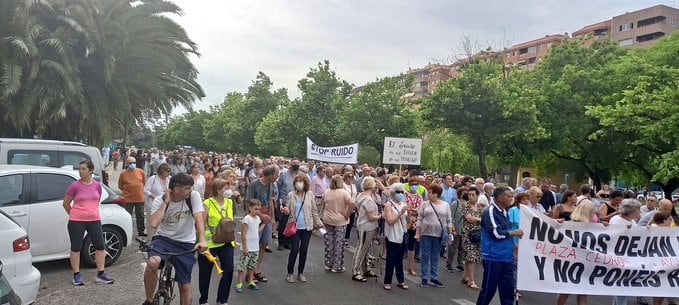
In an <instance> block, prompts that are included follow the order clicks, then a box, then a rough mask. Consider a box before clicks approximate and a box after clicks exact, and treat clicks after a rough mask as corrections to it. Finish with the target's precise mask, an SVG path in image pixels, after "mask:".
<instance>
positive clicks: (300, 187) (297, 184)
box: [295, 181, 304, 191]
mask: <svg viewBox="0 0 679 305" xmlns="http://www.w3.org/2000/svg"><path fill="white" fill-rule="evenodd" d="M295 188H296V189H297V190H298V191H301V190H303V189H304V182H301V181H298V182H295Z"/></svg>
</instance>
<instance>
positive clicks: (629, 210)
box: [609, 194, 641, 305]
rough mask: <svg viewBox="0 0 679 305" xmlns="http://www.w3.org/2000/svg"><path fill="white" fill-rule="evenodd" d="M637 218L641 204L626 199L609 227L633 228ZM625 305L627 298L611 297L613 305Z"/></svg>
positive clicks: (637, 201)
mask: <svg viewBox="0 0 679 305" xmlns="http://www.w3.org/2000/svg"><path fill="white" fill-rule="evenodd" d="M611 197H612V198H614V199H615V198H616V197H614V194H611ZM639 216H641V202H639V200H636V199H632V198H628V199H623V200H622V202H621V203H620V205H619V207H618V211H617V215H615V216H613V217H611V220H610V221H609V225H611V226H616V225H617V226H620V225H623V226H627V227H628V228H631V227H633V226H636V225H637V221H636V220H637V219H639ZM626 304H627V297H626V296H614V297H613V305H626Z"/></svg>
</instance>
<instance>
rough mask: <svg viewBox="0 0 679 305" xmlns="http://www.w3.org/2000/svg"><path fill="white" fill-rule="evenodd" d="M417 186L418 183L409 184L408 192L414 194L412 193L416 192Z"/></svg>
mask: <svg viewBox="0 0 679 305" xmlns="http://www.w3.org/2000/svg"><path fill="white" fill-rule="evenodd" d="M419 188H420V186H419V185H411V186H410V192H411V193H413V194H414V193H417V190H418V189H419Z"/></svg>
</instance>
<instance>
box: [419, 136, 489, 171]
mask: <svg viewBox="0 0 679 305" xmlns="http://www.w3.org/2000/svg"><path fill="white" fill-rule="evenodd" d="M423 138H424V140H423V142H422V166H423V167H424V168H430V169H433V170H436V171H438V172H444V173H451V172H461V173H465V174H469V175H478V174H479V164H478V156H476V155H475V154H474V151H473V150H472V147H471V146H470V145H469V140H468V139H467V138H466V137H464V136H460V135H456V134H453V133H452V132H450V131H449V130H447V129H443V128H441V129H434V130H431V131H427V132H426V133H425V134H424V137H423Z"/></svg>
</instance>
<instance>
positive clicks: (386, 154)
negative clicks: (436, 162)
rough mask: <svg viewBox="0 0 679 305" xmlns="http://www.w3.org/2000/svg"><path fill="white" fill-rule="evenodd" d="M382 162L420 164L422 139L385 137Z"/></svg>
mask: <svg viewBox="0 0 679 305" xmlns="http://www.w3.org/2000/svg"><path fill="white" fill-rule="evenodd" d="M382 152H383V153H382V163H384V164H403V165H420V162H421V155H422V139H409V138H392V137H386V138H384V150H383V151H382Z"/></svg>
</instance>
